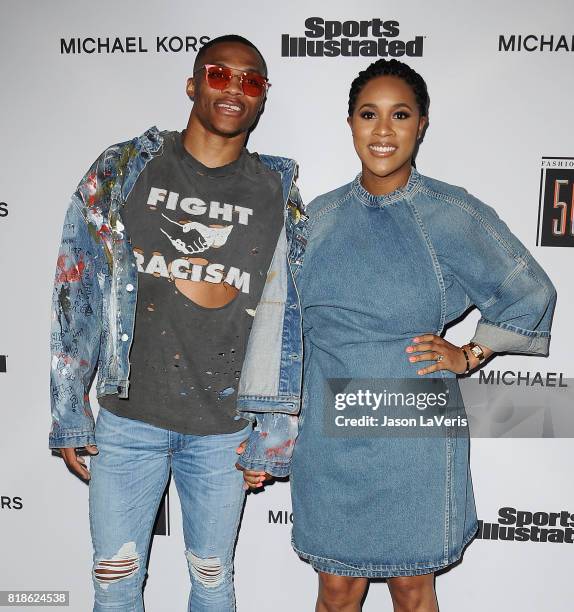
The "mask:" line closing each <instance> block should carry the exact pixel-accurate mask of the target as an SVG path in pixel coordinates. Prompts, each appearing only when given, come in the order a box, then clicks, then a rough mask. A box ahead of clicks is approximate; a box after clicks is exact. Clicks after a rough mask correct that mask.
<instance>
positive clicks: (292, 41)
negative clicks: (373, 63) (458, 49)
mask: <svg viewBox="0 0 574 612" xmlns="http://www.w3.org/2000/svg"><path fill="white" fill-rule="evenodd" d="M305 28H306V29H305V32H304V34H305V36H290V35H289V34H282V35H281V56H282V57H339V56H341V57H359V56H360V57H403V56H404V55H407V56H408V57H421V56H422V54H423V42H424V36H415V38H414V39H413V40H409V41H405V40H401V39H398V38H397V36H398V35H399V31H400V30H399V22H398V21H396V20H394V19H390V20H387V21H383V20H382V19H379V18H374V19H371V20H369V21H326V20H325V19H323V18H322V17H308V18H307V19H305Z"/></svg>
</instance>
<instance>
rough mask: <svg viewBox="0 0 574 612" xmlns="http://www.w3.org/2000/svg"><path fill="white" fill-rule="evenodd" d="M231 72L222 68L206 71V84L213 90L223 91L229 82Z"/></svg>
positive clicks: (217, 67) (215, 67)
mask: <svg viewBox="0 0 574 612" xmlns="http://www.w3.org/2000/svg"><path fill="white" fill-rule="evenodd" d="M231 76H232V72H231V70H230V69H229V68H224V67H223V66H214V67H213V68H208V69H207V75H206V78H207V84H208V85H209V86H210V87H212V88H213V89H225V88H226V87H227V84H228V83H229V81H231Z"/></svg>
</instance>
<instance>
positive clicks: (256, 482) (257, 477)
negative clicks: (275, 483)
mask: <svg viewBox="0 0 574 612" xmlns="http://www.w3.org/2000/svg"><path fill="white" fill-rule="evenodd" d="M246 445H247V440H244V441H243V442H242V443H241V444H240V445H239V447H238V448H237V449H236V452H237V454H238V455H241V453H242V452H243V451H244V450H245V446H246ZM235 467H236V468H237V469H238V470H240V471H241V472H243V480H244V485H243V488H244V489H258V488H260V487H262V486H263V483H264V482H265V481H267V480H268V481H271V480H273V476H271V474H268V473H267V472H256V471H255V470H246V469H245V468H244V467H243V466H241V465H239V463H236V464H235Z"/></svg>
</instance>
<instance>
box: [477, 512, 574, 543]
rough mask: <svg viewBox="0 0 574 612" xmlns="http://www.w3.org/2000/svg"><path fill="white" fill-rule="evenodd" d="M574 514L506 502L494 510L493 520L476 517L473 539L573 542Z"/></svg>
mask: <svg viewBox="0 0 574 612" xmlns="http://www.w3.org/2000/svg"><path fill="white" fill-rule="evenodd" d="M573 536H574V514H570V513H569V512H568V511H567V510H561V511H560V512H530V511H527V510H517V509H516V508H512V507H510V506H508V507H504V508H500V509H499V510H498V522H497V523H485V522H484V521H478V533H477V535H476V537H477V539H480V540H506V541H514V542H550V543H553V544H572V543H574V539H573Z"/></svg>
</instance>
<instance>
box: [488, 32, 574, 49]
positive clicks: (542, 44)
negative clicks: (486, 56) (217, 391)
mask: <svg viewBox="0 0 574 612" xmlns="http://www.w3.org/2000/svg"><path fill="white" fill-rule="evenodd" d="M498 51H500V52H502V53H506V52H512V51H514V52H520V51H528V52H532V51H550V52H553V51H567V52H571V51H574V35H572V34H561V35H558V34H500V35H499V37H498Z"/></svg>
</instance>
